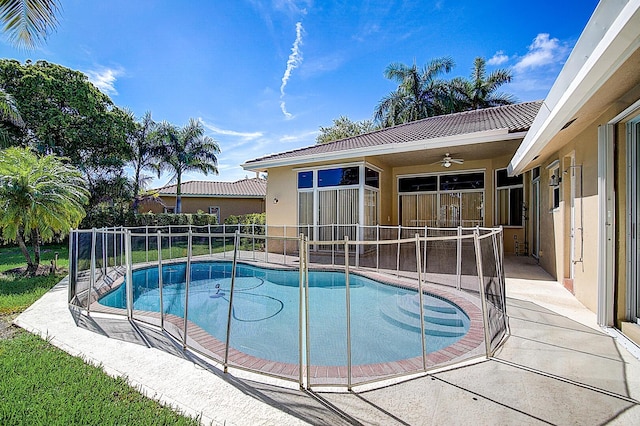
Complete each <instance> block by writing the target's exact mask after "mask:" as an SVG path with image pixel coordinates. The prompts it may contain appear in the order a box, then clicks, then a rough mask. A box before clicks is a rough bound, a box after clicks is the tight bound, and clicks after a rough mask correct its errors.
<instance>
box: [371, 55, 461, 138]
mask: <svg viewBox="0 0 640 426" xmlns="http://www.w3.org/2000/svg"><path fill="white" fill-rule="evenodd" d="M453 65H454V63H453V60H452V59H451V58H447V57H445V58H437V59H434V60H432V61H431V62H429V63H428V64H427V65H425V66H424V68H423V69H422V70H420V69H418V67H417V65H416V64H415V63H414V64H413V65H412V66H407V65H404V64H400V63H393V64H390V65H389V66H388V67H387V68H386V70H385V71H384V75H385V77H386V78H388V79H390V80H394V81H396V82H397V83H398V88H397V89H396V90H395V91H393V92H391V93H390V94H388V95H387V96H385V97H383V98H382V100H381V101H380V102H379V103H378V105H377V107H376V109H375V112H374V120H375V121H376V122H377V123H379V124H380V125H381V126H382V127H389V126H394V125H396V124H401V123H407V122H410V121H415V120H420V119H423V118H427V117H431V116H434V115H440V114H446V113H448V112H451V111H450V110H449V103H448V102H447V97H448V93H447V84H446V82H445V81H443V80H440V79H438V78H437V77H438V76H439V75H440V74H442V73H447V72H449V71H451V69H452V68H453Z"/></svg>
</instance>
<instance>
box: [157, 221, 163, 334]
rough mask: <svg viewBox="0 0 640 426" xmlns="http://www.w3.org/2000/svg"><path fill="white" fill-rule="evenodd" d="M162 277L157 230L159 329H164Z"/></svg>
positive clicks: (160, 246)
mask: <svg viewBox="0 0 640 426" xmlns="http://www.w3.org/2000/svg"><path fill="white" fill-rule="evenodd" d="M163 286H164V283H163V277H162V234H161V232H160V230H158V290H159V291H160V330H162V331H164V299H163V298H162V292H163Z"/></svg>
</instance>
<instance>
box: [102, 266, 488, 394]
mask: <svg viewBox="0 0 640 426" xmlns="http://www.w3.org/2000/svg"><path fill="white" fill-rule="evenodd" d="M240 263H243V264H248V265H254V266H265V265H264V264H262V265H260V262H248V261H244V260H243V261H241V262H240ZM147 266H148V265H139V267H136V268H135V269H141V268H144V267H147ZM270 267H271V268H272V269H282V270H290V269H295V270H297V269H298V268H297V267H296V268H291V267H286V266H285V267H275V268H274V267H273V265H270ZM309 269H310V270H314V271H343V269H342V270H341V269H340V268H336V267H334V266H332V267H324V266H322V265H321V266H318V267H316V266H315V265H314V266H313V267H310V268H309ZM350 273H352V274H355V275H360V276H364V277H367V278H371V279H373V280H376V281H378V282H381V283H383V284H386V285H391V286H395V287H401V288H406V289H412V290H418V283H417V280H416V279H410V278H399V277H398V278H396V277H392V276H388V275H386V274H380V273H374V272H370V271H363V270H350ZM122 282H123V279H122V278H120V279H117V280H115V281H113V283H110V285H109V286H108V290H107V288H106V287H105V286H102V287H100V286H98V288H100V289H102V291H98V293H99V294H100V295H102V294H105V293H107V292H109V291H111V290H113V289H115V288H117V287H119V286H120V285H121V284H122ZM422 291H423V294H431V295H433V296H435V297H438V298H443V299H445V300H447V301H449V302H451V303H453V304H455V305H457V306H458V307H459V308H460V309H462V310H463V311H464V312H465V314H466V315H467V316H468V317H469V320H470V325H469V330H468V331H467V333H466V334H465V335H464V336H463V337H462V338H461V339H459V340H458V341H456V342H455V343H453V344H451V345H449V346H447V347H445V348H442V349H440V350H438V351H435V352H431V353H428V354H427V355H426V359H425V360H424V364H426V368H425V365H423V357H422V356H418V357H413V358H408V359H403V360H398V361H390V362H383V363H374V364H359V365H352V366H351V377H352V385H357V384H359V383H366V382H372V381H377V380H384V379H388V378H393V377H398V376H403V375H409V374H415V373H422V372H425V371H427V370H429V369H434V368H437V367H439V366H442V365H449V364H453V363H455V362H456V361H459V362H462V361H464V360H467V359H469V358H471V357H476V356H480V355H486V352H485V351H484V348H481V345H482V344H483V343H484V328H483V316H482V311H481V309H480V307H479V306H478V305H476V304H474V303H472V302H471V300H470V299H469V298H470V297H471V296H470V295H469V294H466V293H465V294H464V296H466V297H463V295H462V294H460V295H458V294H456V293H454V292H453V291H451V290H450V289H444V288H441V287H439V286H435V285H433V284H429V283H423V284H422ZM477 303H478V304H479V303H480V301H479V299H478V300H477ZM91 311H92V312H101V313H108V314H116V315H125V316H126V310H125V309H119V308H111V307H107V306H103V305H100V304H99V303H98V302H97V301H95V302H93V303H92V304H91ZM145 317H146V318H148V319H149V321H145V320H144V318H145ZM134 319H137V320H140V321H142V322H147V323H149V324H151V325H155V326H159V325H160V313H159V312H150V311H138V310H136V311H134ZM164 322H165V330H167V331H168V332H169V334H170V335H171V336H172V337H173V338H175V339H177V340H179V341H182V339H183V329H184V319H183V318H182V317H178V316H175V315H170V314H165V316H164ZM167 324H171V326H172V327H171V328H173V327H175V329H176V330H174V332H173V333H172V332H171V331H169V330H168V329H167V327H166V325H167ZM427 342H428V339H427ZM187 347H188V348H190V349H192V350H195V351H196V352H198V353H200V354H202V355H204V356H207V357H209V358H211V359H213V360H214V361H216V362H218V363H221V364H222V363H223V362H224V355H225V343H224V342H222V341H220V340H219V339H217V338H215V337H213V336H212V335H210V334H209V333H208V332H207V331H205V330H204V329H202V328H201V327H200V326H198V325H197V324H195V323H193V322H191V321H189V320H187ZM227 365H228V366H229V367H236V368H241V369H245V370H249V371H253V372H256V373H261V374H266V375H269V376H273V377H277V378H281V379H285V380H289V381H296V382H297V381H298V380H299V376H300V367H299V365H298V364H292V363H283V362H278V361H271V360H267V359H263V358H259V357H255V356H253V355H249V354H246V353H244V352H241V351H239V350H237V349H234V348H231V347H230V348H229V353H228V364H227ZM307 368H309V377H310V383H309V385H310V386H313V385H336V386H345V385H346V384H347V380H348V378H347V376H348V372H347V366H346V365H344V366H325V365H309V366H308V367H307ZM306 373H307V372H306V371H304V370H303V375H304V376H305V380H306Z"/></svg>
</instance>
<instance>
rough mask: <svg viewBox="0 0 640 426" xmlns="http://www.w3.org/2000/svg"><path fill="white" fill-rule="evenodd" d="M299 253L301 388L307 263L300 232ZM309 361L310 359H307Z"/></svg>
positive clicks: (300, 380)
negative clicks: (305, 262)
mask: <svg viewBox="0 0 640 426" xmlns="http://www.w3.org/2000/svg"><path fill="white" fill-rule="evenodd" d="M298 253H300V262H298V268H299V269H300V270H299V271H298V272H299V274H300V284H299V288H300V295H299V299H298V360H299V363H298V384H299V385H300V389H302V388H303V387H304V386H303V379H302V377H303V375H302V365H303V364H304V361H303V359H304V358H303V356H302V348H303V346H304V345H303V342H304V332H303V330H304V327H303V326H304V309H303V306H304V294H303V293H304V272H305V264H304V261H303V260H302V259H303V257H304V234H302V233H300V236H299V237H298ZM307 362H308V361H307Z"/></svg>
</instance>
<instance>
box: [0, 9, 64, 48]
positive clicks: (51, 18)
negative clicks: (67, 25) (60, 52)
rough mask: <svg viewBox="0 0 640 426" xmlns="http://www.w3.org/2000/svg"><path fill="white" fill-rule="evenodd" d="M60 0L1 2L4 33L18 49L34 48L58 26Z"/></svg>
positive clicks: (1, 20) (0, 13) (0, 17)
mask: <svg viewBox="0 0 640 426" xmlns="http://www.w3.org/2000/svg"><path fill="white" fill-rule="evenodd" d="M59 11H60V5H59V1H58V0H4V1H0V22H2V24H3V28H2V31H4V32H5V33H7V34H8V36H9V40H10V41H11V43H13V44H14V45H16V46H18V47H26V48H33V47H35V46H36V45H37V44H39V43H40V42H42V41H44V40H45V39H46V38H47V36H48V35H49V33H50V32H51V31H52V30H54V29H55V28H56V26H57V25H58V18H57V17H56V15H57V14H58V13H59Z"/></svg>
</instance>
